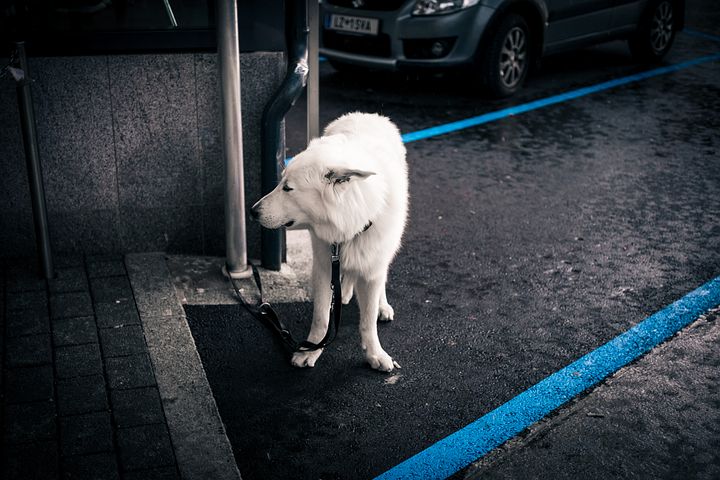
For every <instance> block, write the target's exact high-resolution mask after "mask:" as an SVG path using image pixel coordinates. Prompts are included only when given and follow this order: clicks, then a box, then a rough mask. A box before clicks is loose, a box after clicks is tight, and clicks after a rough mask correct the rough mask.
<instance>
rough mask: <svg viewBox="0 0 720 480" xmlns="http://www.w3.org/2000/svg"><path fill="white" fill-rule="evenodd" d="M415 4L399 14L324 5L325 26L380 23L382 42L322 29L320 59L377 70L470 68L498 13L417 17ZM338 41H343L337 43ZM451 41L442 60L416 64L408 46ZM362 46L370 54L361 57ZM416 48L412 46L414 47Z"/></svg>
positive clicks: (482, 9)
mask: <svg viewBox="0 0 720 480" xmlns="http://www.w3.org/2000/svg"><path fill="white" fill-rule="evenodd" d="M412 6H413V4H412V2H409V3H407V4H406V5H404V6H403V7H401V8H400V9H399V10H395V11H390V12H386V11H370V10H357V9H352V8H343V7H338V6H334V5H328V4H327V3H324V4H323V8H322V21H323V23H324V24H325V19H326V18H327V17H328V16H329V15H332V14H340V15H348V16H354V17H366V18H376V19H378V20H379V21H380V27H379V32H378V36H377V37H375V36H373V37H371V36H364V35H353V34H343V33H338V32H334V31H330V30H327V29H325V28H323V29H322V35H321V47H320V53H321V54H322V55H324V56H325V57H327V58H329V59H330V60H335V61H338V62H342V63H348V64H353V65H358V66H363V67H367V68H373V69H383V70H399V69H425V68H431V69H448V68H454V67H460V66H465V65H469V64H472V63H473V61H474V59H475V54H476V51H477V47H478V44H479V43H480V39H481V36H482V33H483V31H484V29H485V27H486V26H487V24H488V22H489V21H490V18H491V17H492V15H493V13H494V12H495V10H494V9H492V8H489V7H486V6H484V5H476V6H473V7H470V8H467V9H465V10H460V11H458V12H454V13H449V14H445V15H433V16H413V15H412V13H411V11H412ZM338 38H339V39H340V41H338ZM433 39H453V40H452V47H451V48H450V49H449V51H447V53H444V54H443V55H442V56H441V57H440V58H413V57H417V56H418V55H416V54H415V55H413V54H410V55H409V56H408V55H406V53H412V52H410V51H409V49H410V48H411V47H409V46H408V45H409V42H413V41H415V44H417V43H418V41H420V43H422V42H423V41H432V40H433ZM363 45H366V46H367V49H366V50H367V51H363ZM413 45H414V44H413Z"/></svg>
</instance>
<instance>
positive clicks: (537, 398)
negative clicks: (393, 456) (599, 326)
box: [376, 277, 720, 480]
mask: <svg viewBox="0 0 720 480" xmlns="http://www.w3.org/2000/svg"><path fill="white" fill-rule="evenodd" d="M718 305H720V277H716V278H715V279H713V280H711V281H709V282H708V283H706V284H705V285H703V286H701V287H699V288H697V289H695V290H693V291H692V292H690V293H688V294H687V295H685V296H684V297H682V298H681V299H680V300H678V301H676V302H675V303H673V304H671V305H669V306H667V307H665V308H664V309H662V310H660V311H659V312H657V313H655V314H654V315H652V316H650V317H648V318H646V319H645V320H643V321H642V322H640V323H639V324H637V325H636V326H634V327H633V328H631V329H630V330H628V331H627V332H625V333H623V334H621V335H619V336H617V337H615V338H614V339H612V340H610V341H609V342H608V343H606V344H605V345H603V346H601V347H599V348H597V349H595V350H593V351H592V352H590V353H588V354H587V355H585V356H583V357H581V358H580V359H578V360H577V361H575V362H573V363H571V364H570V365H568V366H567V367H565V368H563V369H562V370H559V371H558V372H556V373H554V374H552V375H550V376H549V377H547V378H545V379H544V380H542V381H541V382H539V383H537V384H535V385H534V386H532V387H531V388H529V389H528V390H525V391H524V392H523V393H521V394H519V395H518V396H516V397H515V398H513V399H511V400H510V401H508V402H507V403H505V404H503V405H501V406H499V407H498V408H496V409H495V410H493V411H492V412H490V413H488V414H486V415H484V416H483V417H481V418H479V419H478V420H476V421H474V422H473V423H471V424H470V425H468V426H466V427H465V428H463V429H461V430H459V431H457V432H455V433H453V434H452V435H450V436H448V437H446V438H444V439H442V440H440V441H439V442H437V443H435V444H433V445H432V446H430V447H428V448H427V449H425V450H423V451H422V452H420V453H418V454H417V455H415V456H413V457H411V458H409V459H407V460H405V461H404V462H402V463H401V464H399V465H397V466H396V467H394V468H392V469H390V470H388V471H387V472H385V473H384V474H382V475H380V476H379V477H377V478H376V480H400V479H403V480H408V479H423V480H431V479H444V478H447V477H449V476H450V475H453V474H454V473H457V472H458V471H460V470H461V469H463V468H465V467H466V466H468V465H470V463H471V462H474V461H476V460H477V459H479V458H481V457H482V456H484V455H485V454H487V453H488V452H490V451H491V450H492V449H494V448H496V447H498V446H500V445H501V444H503V443H505V442H506V441H507V440H509V439H511V438H512V437H514V436H515V435H517V434H518V433H520V432H522V431H523V430H525V429H526V428H528V427H529V426H530V425H532V424H533V423H535V422H537V421H538V420H540V419H542V418H543V417H545V416H546V415H547V414H549V413H550V412H552V411H553V410H555V409H557V408H558V407H560V406H562V405H563V404H565V403H566V402H567V401H568V400H570V399H572V398H573V397H575V396H577V395H578V394H579V393H581V392H583V391H585V390H587V389H588V388H590V387H592V386H593V385H596V384H597V383H598V382H600V381H601V380H603V379H604V378H606V377H607V376H608V375H610V374H611V373H613V372H615V371H617V370H619V369H620V368H622V367H623V366H625V365H627V364H628V363H630V362H632V361H633V360H635V359H637V358H638V357H640V356H641V355H643V354H644V353H646V352H647V351H649V350H650V349H652V348H654V347H656V346H657V345H659V344H660V343H662V342H664V341H665V340H667V339H668V338H670V337H671V336H672V335H674V334H676V333H677V332H678V331H680V329H682V328H683V327H685V326H687V325H688V324H689V323H690V322H692V321H693V320H695V319H696V318H697V317H698V316H699V315H700V314H702V313H703V312H706V311H707V310H709V309H711V308H714V307H716V306H718Z"/></svg>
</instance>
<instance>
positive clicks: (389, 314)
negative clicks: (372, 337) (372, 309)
mask: <svg viewBox="0 0 720 480" xmlns="http://www.w3.org/2000/svg"><path fill="white" fill-rule="evenodd" d="M379 312H380V315H379V316H378V320H380V321H381V322H389V321H390V320H392V319H393V318H394V317H395V310H393V308H392V307H391V306H390V304H389V303H388V301H387V294H386V292H385V285H383V289H382V292H380V305H379Z"/></svg>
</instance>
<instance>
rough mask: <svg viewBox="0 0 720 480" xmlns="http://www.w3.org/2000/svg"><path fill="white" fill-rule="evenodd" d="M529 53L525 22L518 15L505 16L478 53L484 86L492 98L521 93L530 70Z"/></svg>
mask: <svg viewBox="0 0 720 480" xmlns="http://www.w3.org/2000/svg"><path fill="white" fill-rule="evenodd" d="M530 52H531V49H530V29H529V28H528V25H527V22H526V21H525V19H524V18H523V17H521V16H520V15H516V14H510V15H508V16H507V17H505V18H504V19H503V20H502V22H500V24H499V25H498V27H497V29H496V30H495V32H494V33H493V34H492V37H491V38H490V41H489V43H488V44H487V49H486V51H485V52H481V54H482V58H483V61H482V64H481V69H482V74H483V76H484V80H485V82H484V83H485V85H486V87H487V89H488V91H489V93H490V94H491V95H492V96H494V97H509V96H510V95H513V94H514V93H515V92H517V91H518V90H520V88H521V87H522V85H523V83H524V82H525V77H527V74H528V71H529V70H530V60H531V59H530Z"/></svg>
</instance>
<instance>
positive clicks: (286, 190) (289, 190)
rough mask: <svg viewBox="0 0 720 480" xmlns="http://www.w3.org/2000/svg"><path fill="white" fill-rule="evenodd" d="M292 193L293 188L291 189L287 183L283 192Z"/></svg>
mask: <svg viewBox="0 0 720 480" xmlns="http://www.w3.org/2000/svg"><path fill="white" fill-rule="evenodd" d="M291 191H292V188H290V187H289V186H288V184H287V183H286V184H285V185H283V192H291Z"/></svg>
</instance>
